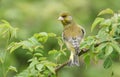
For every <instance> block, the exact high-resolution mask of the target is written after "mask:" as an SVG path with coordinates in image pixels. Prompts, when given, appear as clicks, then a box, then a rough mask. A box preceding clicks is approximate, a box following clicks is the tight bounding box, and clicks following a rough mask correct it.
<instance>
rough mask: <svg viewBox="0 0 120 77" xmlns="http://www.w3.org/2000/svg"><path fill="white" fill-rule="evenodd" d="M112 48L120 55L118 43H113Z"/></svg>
mask: <svg viewBox="0 0 120 77" xmlns="http://www.w3.org/2000/svg"><path fill="white" fill-rule="evenodd" d="M111 45H112V47H113V48H114V49H115V50H116V51H117V52H118V53H119V54H120V47H119V45H118V44H117V43H115V42H113V43H111Z"/></svg>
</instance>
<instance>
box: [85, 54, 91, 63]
mask: <svg viewBox="0 0 120 77" xmlns="http://www.w3.org/2000/svg"><path fill="white" fill-rule="evenodd" d="M84 61H85V63H86V65H89V64H90V55H87V56H85V58H84Z"/></svg>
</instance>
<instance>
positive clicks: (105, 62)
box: [103, 57, 112, 69]
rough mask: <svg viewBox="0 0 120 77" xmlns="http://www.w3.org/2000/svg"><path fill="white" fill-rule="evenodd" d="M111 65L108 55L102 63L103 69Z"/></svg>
mask: <svg viewBox="0 0 120 77" xmlns="http://www.w3.org/2000/svg"><path fill="white" fill-rule="evenodd" d="M111 65H112V60H111V59H110V58H109V57H108V58H106V59H105V61H104V63H103V66H104V68H105V69H108V68H109V67H111Z"/></svg>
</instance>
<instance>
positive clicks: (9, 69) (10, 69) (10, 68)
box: [8, 66, 17, 72]
mask: <svg viewBox="0 0 120 77" xmlns="http://www.w3.org/2000/svg"><path fill="white" fill-rule="evenodd" d="M8 71H15V72H17V69H16V68H15V67H13V66H10V67H9V68H8Z"/></svg>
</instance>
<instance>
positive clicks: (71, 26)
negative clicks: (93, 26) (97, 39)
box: [58, 12, 85, 66]
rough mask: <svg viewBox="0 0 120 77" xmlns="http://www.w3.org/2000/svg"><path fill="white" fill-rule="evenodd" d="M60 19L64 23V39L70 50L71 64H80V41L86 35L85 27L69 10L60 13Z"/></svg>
mask: <svg viewBox="0 0 120 77" xmlns="http://www.w3.org/2000/svg"><path fill="white" fill-rule="evenodd" d="M58 20H60V21H61V23H62V25H63V32H62V39H63V41H64V43H65V44H66V46H67V49H68V50H69V51H70V57H69V63H68V65H70V66H79V65H80V63H79V56H78V55H79V53H80V43H81V41H82V39H83V38H84V36H85V29H84V28H83V27H82V26H80V25H79V24H77V23H76V22H75V21H74V20H73V17H72V16H71V14H70V13H69V12H62V13H60V15H59V17H58Z"/></svg>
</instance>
